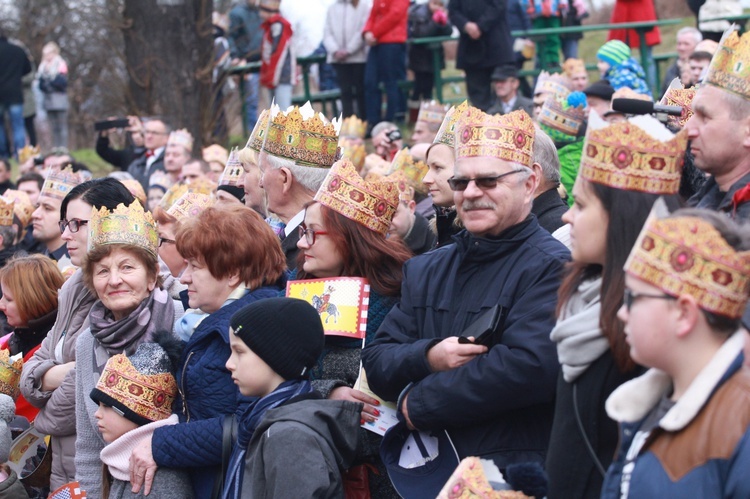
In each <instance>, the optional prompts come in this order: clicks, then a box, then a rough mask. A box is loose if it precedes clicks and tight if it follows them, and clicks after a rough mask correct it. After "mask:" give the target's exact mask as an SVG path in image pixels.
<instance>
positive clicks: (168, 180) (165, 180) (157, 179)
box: [148, 170, 174, 191]
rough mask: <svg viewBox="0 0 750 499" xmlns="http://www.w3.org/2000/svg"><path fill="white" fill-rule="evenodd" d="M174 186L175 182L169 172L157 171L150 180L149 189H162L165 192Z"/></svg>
mask: <svg viewBox="0 0 750 499" xmlns="http://www.w3.org/2000/svg"><path fill="white" fill-rule="evenodd" d="M172 185H174V180H172V177H170V176H169V174H168V173H167V172H163V171H161V170H156V171H155V172H154V173H152V174H151V177H149V179H148V187H149V189H150V188H151V187H161V188H162V189H164V190H165V191H166V190H167V189H169V188H170V187H172Z"/></svg>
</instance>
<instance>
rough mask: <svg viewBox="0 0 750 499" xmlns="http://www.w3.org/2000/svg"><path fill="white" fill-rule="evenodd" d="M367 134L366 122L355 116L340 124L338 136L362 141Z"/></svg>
mask: <svg viewBox="0 0 750 499" xmlns="http://www.w3.org/2000/svg"><path fill="white" fill-rule="evenodd" d="M366 133H367V122H366V121H362V120H361V119H359V118H357V117H356V116H349V117H348V118H345V119H344V121H343V122H342V123H341V133H340V134H339V135H340V136H341V137H342V138H344V137H346V138H349V139H364V138H365V134H366Z"/></svg>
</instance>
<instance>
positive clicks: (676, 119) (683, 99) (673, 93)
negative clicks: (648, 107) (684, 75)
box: [661, 78, 696, 128]
mask: <svg viewBox="0 0 750 499" xmlns="http://www.w3.org/2000/svg"><path fill="white" fill-rule="evenodd" d="M695 91H696V89H695V88H694V87H693V88H685V87H683V86H682V83H680V79H679V78H675V79H674V80H672V83H670V85H669V88H667V92H666V93H665V94H664V97H662V99H661V103H662V104H663V105H665V106H680V107H681V108H682V115H680V116H670V117H669V123H672V124H673V125H675V126H678V127H680V128H684V127H685V124H686V123H687V122H688V120H689V119H690V118H691V117H692V116H693V98H694V97H695Z"/></svg>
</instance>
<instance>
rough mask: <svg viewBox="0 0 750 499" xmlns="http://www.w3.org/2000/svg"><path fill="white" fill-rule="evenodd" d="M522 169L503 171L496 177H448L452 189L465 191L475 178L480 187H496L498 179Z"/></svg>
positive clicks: (484, 188)
mask: <svg viewBox="0 0 750 499" xmlns="http://www.w3.org/2000/svg"><path fill="white" fill-rule="evenodd" d="M520 171H522V170H513V171H509V172H505V173H502V174H500V175H497V176H495V177H475V178H460V177H459V178H456V177H451V178H449V179H448V185H450V187H451V189H453V190H454V191H465V190H466V188H467V187H469V182H471V181H472V180H473V181H474V183H475V184H477V187H479V188H480V189H482V190H486V189H494V188H495V187H497V181H498V180H500V179H501V178H503V177H507V176H508V175H513V174H514V173H518V172H520Z"/></svg>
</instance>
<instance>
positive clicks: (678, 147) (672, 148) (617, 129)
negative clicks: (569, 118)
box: [579, 111, 687, 194]
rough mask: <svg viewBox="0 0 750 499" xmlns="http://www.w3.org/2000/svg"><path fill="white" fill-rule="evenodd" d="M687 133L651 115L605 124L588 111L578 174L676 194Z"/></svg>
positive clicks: (619, 186)
mask: <svg viewBox="0 0 750 499" xmlns="http://www.w3.org/2000/svg"><path fill="white" fill-rule="evenodd" d="M686 148H687V133H686V132H685V131H684V130H683V131H681V132H680V133H678V134H676V135H675V134H673V133H672V132H670V131H669V130H667V128H666V127H665V126H664V125H662V124H661V123H659V121H658V120H657V119H656V118H653V117H651V116H636V117H634V118H629V119H628V120H627V121H623V122H621V123H614V124H608V123H606V122H605V121H604V120H602V119H601V118H599V116H598V115H597V114H596V112H595V111H592V112H591V113H590V114H589V122H588V129H587V130H586V140H585V142H584V144H583V154H582V157H581V169H580V172H579V175H580V176H582V177H583V178H585V179H586V180H588V181H590V182H596V183H597V184H604V185H608V186H610V187H614V188H615V189H623V190H628V191H638V192H646V193H650V194H676V193H677V192H678V191H679V189H680V178H681V177H682V165H683V156H684V154H685V149H686Z"/></svg>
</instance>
